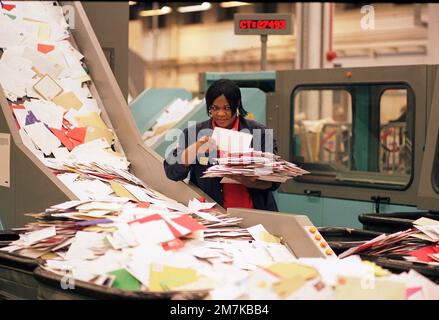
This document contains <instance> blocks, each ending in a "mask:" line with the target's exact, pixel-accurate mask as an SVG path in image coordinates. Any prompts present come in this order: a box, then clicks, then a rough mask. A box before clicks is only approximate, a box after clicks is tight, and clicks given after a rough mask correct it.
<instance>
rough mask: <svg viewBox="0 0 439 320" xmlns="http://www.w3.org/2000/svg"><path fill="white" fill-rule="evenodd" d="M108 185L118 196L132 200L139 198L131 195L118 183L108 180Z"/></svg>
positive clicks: (136, 200)
mask: <svg viewBox="0 0 439 320" xmlns="http://www.w3.org/2000/svg"><path fill="white" fill-rule="evenodd" d="M110 187H111V189H113V191H114V192H115V193H116V195H118V196H119V197H123V198H130V199H131V200H133V201H134V202H139V200H138V199H137V198H136V197H135V196H133V195H132V194H131V193H130V192H129V191H128V190H127V189H125V188H124V186H123V185H121V184H120V183H117V182H114V181H110Z"/></svg>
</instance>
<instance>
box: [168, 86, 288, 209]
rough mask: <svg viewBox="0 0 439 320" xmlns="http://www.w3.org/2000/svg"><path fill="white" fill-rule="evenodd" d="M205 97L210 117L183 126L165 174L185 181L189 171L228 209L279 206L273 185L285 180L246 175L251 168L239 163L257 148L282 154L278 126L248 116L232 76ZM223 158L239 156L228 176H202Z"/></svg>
mask: <svg viewBox="0 0 439 320" xmlns="http://www.w3.org/2000/svg"><path fill="white" fill-rule="evenodd" d="M205 99H206V106H207V113H208V115H209V117H210V119H209V120H206V121H203V122H201V123H197V124H195V125H192V126H188V128H186V129H184V130H183V132H182V133H181V134H180V136H179V140H178V143H177V145H176V148H175V149H174V150H172V152H169V153H168V154H167V155H166V159H165V161H164V169H165V172H166V176H167V177H168V178H169V179H171V180H174V181H180V180H184V179H185V178H186V177H187V175H188V173H190V181H191V182H192V183H193V184H195V185H196V186H198V187H199V188H200V189H202V190H203V191H204V192H205V193H206V194H207V195H209V196H210V197H211V198H212V199H213V200H215V201H216V202H217V203H218V204H219V205H221V206H223V207H224V208H225V209H227V208H232V207H233V208H254V209H261V210H271V211H278V209H277V205H276V202H275V200H274V197H273V194H272V191H274V190H276V189H277V188H278V187H279V185H280V183H278V182H271V181H265V180H260V179H258V178H259V177H258V176H257V175H254V174H253V175H251V174H250V175H249V174H247V175H245V170H248V169H240V166H239V161H240V159H243V158H242V156H243V155H245V156H246V159H247V160H248V159H250V161H251V159H252V158H251V157H252V155H253V154H254V153H257V152H258V151H259V154H261V152H260V151H262V152H268V153H272V154H277V144H276V141H275V139H274V137H273V131H272V130H271V129H267V128H266V127H265V126H264V125H262V124H260V123H258V122H256V121H253V120H248V119H246V115H247V111H245V109H244V106H243V105H242V101H241V91H240V89H239V87H238V86H237V85H236V84H235V83H234V82H233V81H231V80H228V79H221V80H218V81H216V82H214V83H213V84H212V85H211V86H210V87H209V89H208V90H207V92H206V97H205ZM240 156H241V158H240ZM224 158H227V161H236V162H234V163H233V165H234V166H233V170H232V171H230V170H228V172H227V173H226V174H225V175H224V176H223V177H218V175H217V176H216V177H203V175H205V173H206V170H207V169H208V168H209V167H211V166H213V165H214V164H216V163H218V161H220V160H221V159H224ZM241 168H242V166H241ZM230 172H233V173H232V174H230Z"/></svg>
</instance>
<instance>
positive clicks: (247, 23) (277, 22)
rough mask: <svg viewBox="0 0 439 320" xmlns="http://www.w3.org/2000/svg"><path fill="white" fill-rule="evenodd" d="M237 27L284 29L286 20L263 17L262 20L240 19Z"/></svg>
mask: <svg viewBox="0 0 439 320" xmlns="http://www.w3.org/2000/svg"><path fill="white" fill-rule="evenodd" d="M239 28H240V29H241V30H248V29H253V30H255V29H256V30H264V29H274V30H284V29H286V28H287V21H286V20H285V19H271V20H268V19H264V20H250V19H242V20H240V21H239Z"/></svg>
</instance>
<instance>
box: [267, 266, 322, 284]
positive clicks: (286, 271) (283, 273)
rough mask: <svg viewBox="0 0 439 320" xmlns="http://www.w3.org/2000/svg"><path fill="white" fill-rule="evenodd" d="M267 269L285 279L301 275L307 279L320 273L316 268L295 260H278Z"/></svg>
mask: <svg viewBox="0 0 439 320" xmlns="http://www.w3.org/2000/svg"><path fill="white" fill-rule="evenodd" d="M267 269H268V270H270V271H271V272H273V273H274V274H277V275H278V276H280V277H281V278H284V279H287V278H293V277H297V276H300V277H303V278H304V279H305V280H309V279H313V278H315V277H317V276H318V275H319V272H318V271H317V270H316V269H314V268H312V267H309V266H304V265H301V264H298V263H294V262H277V263H274V264H272V265H271V266H269V267H268V268H267Z"/></svg>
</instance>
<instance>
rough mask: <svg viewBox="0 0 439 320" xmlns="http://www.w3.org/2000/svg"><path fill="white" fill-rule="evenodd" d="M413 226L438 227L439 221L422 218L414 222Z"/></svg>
mask: <svg viewBox="0 0 439 320" xmlns="http://www.w3.org/2000/svg"><path fill="white" fill-rule="evenodd" d="M413 224H416V225H418V226H428V225H438V224H439V221H438V220H433V219H429V218H425V217H422V218H419V219H418V220H415V221H413Z"/></svg>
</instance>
